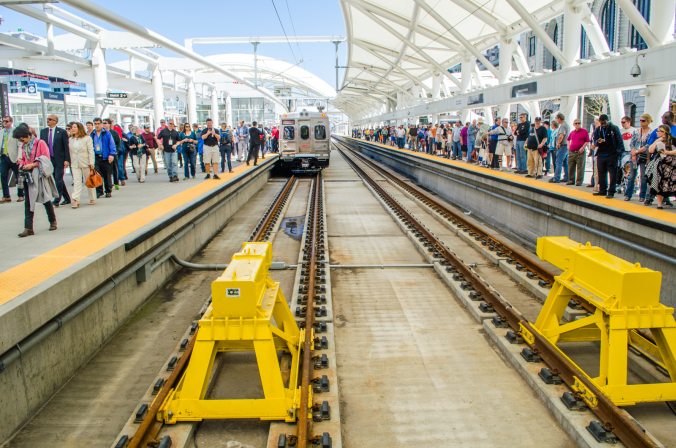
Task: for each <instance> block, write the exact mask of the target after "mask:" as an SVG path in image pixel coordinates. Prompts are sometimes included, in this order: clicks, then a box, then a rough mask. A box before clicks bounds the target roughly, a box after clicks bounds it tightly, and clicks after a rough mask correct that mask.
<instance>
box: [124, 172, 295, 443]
mask: <svg viewBox="0 0 676 448" xmlns="http://www.w3.org/2000/svg"><path fill="white" fill-rule="evenodd" d="M296 182H297V178H296V177H295V176H291V177H290V178H289V179H288V180H287V181H286V182H285V184H284V186H283V187H282V189H281V190H280V191H279V193H278V194H277V195H276V196H275V199H274V200H273V202H272V203H271V204H270V206H269V207H268V209H267V211H266V212H265V213H264V215H263V217H262V218H261V219H260V221H259V222H258V224H257V225H256V227H255V228H254V230H253V232H252V234H251V237H250V241H254V242H260V241H268V240H269V239H270V236H271V233H272V231H273V229H274V227H275V225H276V223H277V222H278V221H279V219H280V217H281V214H282V211H283V209H284V206H285V204H286V203H287V201H288V200H289V197H290V196H291V192H292V191H293V187H294V186H295V184H296ZM209 302H210V300H209ZM207 304H208V302H207ZM196 330H197V328H196V326H195V325H193V327H192V328H191V329H190V330H189V333H190V335H191V336H190V337H189V338H188V339H187V340H184V341H183V342H182V343H181V348H180V350H181V355H180V356H178V357H175V358H172V359H171V360H170V363H173V368H172V370H171V373H170V375H169V376H168V377H167V378H166V379H159V380H158V383H156V385H159V387H157V386H156V387H155V390H154V392H153V395H154V399H153V401H152V403H150V405H149V406H148V405H146V406H145V407H144V405H142V406H141V408H140V410H139V412H137V417H138V416H139V415H142V417H141V418H137V419H136V422H137V423H138V426H137V428H136V431H135V432H134V434H133V435H131V437H130V436H129V435H125V434H123V435H121V436H120V438H119V439H118V441H117V443H116V444H115V445H114V446H115V447H116V448H124V447H128V448H145V447H168V446H171V443H172V442H171V438H170V436H168V435H164V436H163V435H162V429H163V427H164V424H163V422H161V421H159V420H158V419H157V418H156V416H157V413H158V411H159V409H160V406H161V405H162V403H163V402H164V400H165V399H166V398H167V396H168V394H169V393H170V391H171V390H172V389H173V388H175V387H176V385H177V384H178V382H179V380H180V379H181V377H182V375H183V373H184V371H185V368H186V367H187V365H188V361H189V360H190V356H191V354H192V350H193V347H194V344H195V340H196V337H197V331H196ZM141 411H142V414H139V413H140V412H141Z"/></svg>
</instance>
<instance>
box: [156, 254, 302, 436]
mask: <svg viewBox="0 0 676 448" xmlns="http://www.w3.org/2000/svg"><path fill="white" fill-rule="evenodd" d="M271 262H272V245H271V244H270V243H267V242H263V243H244V244H243V245H242V250H241V251H240V252H238V253H236V254H235V255H234V256H233V258H232V262H231V263H230V264H229V265H228V268H227V269H226V270H225V271H224V272H223V274H222V275H221V276H220V277H219V278H218V279H217V280H215V281H214V282H213V283H212V285H211V291H212V302H211V305H210V306H209V308H208V309H207V311H206V312H205V313H204V315H203V316H202V318H201V319H200V321H199V329H198V331H197V335H196V338H197V339H196V341H195V346H194V348H193V352H192V355H191V357H190V360H189V362H188V366H187V367H186V371H185V372H184V374H183V376H182V377H181V379H180V381H179V383H178V385H177V386H176V388H175V389H174V390H172V391H171V392H170V394H169V395H168V396H167V398H166V399H165V401H164V403H163V404H162V406H161V408H160V411H159V413H158V420H164V422H165V423H170V424H173V423H177V422H185V421H200V420H204V419H237V418H258V419H261V420H285V421H288V422H292V421H295V419H296V410H297V409H298V407H299V405H300V388H299V386H298V379H299V376H298V370H299V363H300V352H301V346H302V343H303V340H304V335H305V333H304V332H305V330H304V329H299V328H298V326H297V324H296V321H295V320H294V318H293V315H292V314H291V310H290V309H289V306H288V305H287V303H286V299H285V298H284V295H283V294H282V291H281V290H280V288H279V283H278V282H275V281H273V280H272V279H271V278H269V277H268V270H269V267H270V264H271ZM241 351H253V352H254V353H255V355H256V361H257V363H258V372H259V375H260V380H261V385H262V387H263V395H264V397H263V398H252V399H207V398H206V393H207V388H208V385H209V381H210V379H211V375H212V369H213V365H214V360H215V358H216V354H217V353H218V352H241ZM279 352H286V353H289V354H290V355H291V367H290V374H289V381H288V386H285V384H284V381H283V377H282V371H281V368H280V364H279V355H278V353H279ZM310 402H312V401H310Z"/></svg>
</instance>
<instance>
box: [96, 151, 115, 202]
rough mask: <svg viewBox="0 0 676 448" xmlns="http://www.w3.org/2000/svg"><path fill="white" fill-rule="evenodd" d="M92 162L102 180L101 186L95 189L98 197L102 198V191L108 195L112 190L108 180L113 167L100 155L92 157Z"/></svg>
mask: <svg viewBox="0 0 676 448" xmlns="http://www.w3.org/2000/svg"><path fill="white" fill-rule="evenodd" d="M94 162H95V168H96V171H98V173H99V174H100V175H101V177H102V178H103V185H101V186H100V187H98V188H97V189H96V191H97V193H98V195H99V196H102V195H103V192H104V189H105V192H106V193H110V191H111V190H112V189H113V185H112V182H111V180H110V176H111V175H112V173H113V166H112V164H110V163H109V162H108V159H104V158H103V157H102V156H100V155H95V156H94Z"/></svg>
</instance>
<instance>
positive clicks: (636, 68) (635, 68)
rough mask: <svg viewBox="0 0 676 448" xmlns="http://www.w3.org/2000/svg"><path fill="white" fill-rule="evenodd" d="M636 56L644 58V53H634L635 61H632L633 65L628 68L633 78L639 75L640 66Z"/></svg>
mask: <svg viewBox="0 0 676 448" xmlns="http://www.w3.org/2000/svg"><path fill="white" fill-rule="evenodd" d="M638 58H645V54H639V55H636V61H634V65H632V66H631V69H630V70H629V74H630V75H631V76H632V77H633V78H638V77H639V76H641V67H640V66H639V65H638Z"/></svg>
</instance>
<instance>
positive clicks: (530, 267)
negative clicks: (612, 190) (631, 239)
mask: <svg viewBox="0 0 676 448" xmlns="http://www.w3.org/2000/svg"><path fill="white" fill-rule="evenodd" d="M338 142H339V143H340V145H342V146H343V147H345V148H346V149H348V150H349V151H351V153H352V154H354V155H356V156H357V157H358V158H359V159H360V160H361V161H363V162H364V163H366V164H367V165H368V166H369V167H370V168H371V169H373V170H375V171H377V172H378V173H380V174H381V175H382V176H384V177H386V178H387V179H388V180H390V181H392V182H393V183H395V184H396V185H398V186H399V187H400V188H402V189H403V190H405V191H406V192H408V193H409V194H411V195H412V196H413V197H415V198H416V199H418V200H419V201H421V202H422V203H424V204H425V205H427V206H429V207H430V208H432V209H433V210H434V211H435V212H437V213H438V214H439V215H441V216H443V217H444V218H446V219H447V220H448V221H449V222H450V223H451V224H453V225H455V226H457V227H458V228H459V229H461V230H464V231H466V232H467V233H468V234H469V235H470V236H473V237H475V238H477V239H479V240H481V244H482V245H484V246H488V248H489V249H490V250H491V251H493V252H496V254H497V255H498V256H499V257H504V258H505V259H507V260H508V261H509V262H515V263H517V266H518V265H520V266H521V268H522V269H523V270H524V271H525V272H526V274H527V275H528V274H532V275H534V276H536V277H538V278H539V279H540V282H541V286H546V285H550V286H551V285H553V284H554V277H555V276H556V275H557V273H556V272H555V271H554V270H553V269H552V268H551V267H550V266H548V265H547V264H545V263H543V262H542V261H540V260H538V259H537V258H536V257H535V256H533V254H531V253H530V251H528V250H527V249H525V248H524V247H521V246H519V245H517V244H515V243H513V242H512V241H509V240H507V239H500V238H497V237H495V236H493V234H494V232H493V231H492V230H491V229H489V228H488V227H487V226H485V225H483V224H481V223H479V222H477V221H475V220H473V219H469V218H468V217H466V216H465V215H463V214H462V213H461V212H459V211H457V210H454V209H453V208H451V207H448V206H447V205H446V204H444V203H443V202H441V201H439V200H437V199H436V198H435V197H434V196H432V195H431V194H429V193H427V192H425V191H424V190H423V189H422V188H420V187H418V186H414V185H412V184H410V183H409V182H406V181H404V180H402V179H401V178H399V177H398V176H396V175H395V174H393V173H392V172H390V171H389V170H388V169H385V168H383V167H381V166H379V165H378V164H376V163H375V162H374V161H373V160H371V159H369V158H368V157H366V156H365V155H363V154H361V153H360V152H358V151H355V150H354V148H352V147H350V145H349V144H347V143H345V142H342V141H338ZM529 276H530V275H529ZM573 300H574V301H575V302H576V303H577V304H578V305H579V306H580V307H582V308H584V310H585V311H586V312H588V313H592V314H593V313H594V312H595V311H596V308H595V307H594V306H593V305H591V304H590V303H587V302H585V301H581V300H575V299H573ZM634 332H635V333H638V334H640V336H641V337H643V338H644V339H646V340H648V341H649V342H650V343H652V344H655V340H654V339H653V337H652V335H651V334H650V333H649V332H647V331H641V330H634ZM630 345H631V346H632V348H634V349H635V350H636V351H637V353H638V354H639V355H640V356H642V357H643V358H644V359H646V360H647V361H648V362H650V363H652V364H653V365H655V366H657V368H658V369H659V368H662V369H663V365H661V364H660V363H659V362H658V361H657V360H656V359H654V358H653V357H652V356H651V355H650V354H649V353H646V352H645V351H643V350H642V349H641V348H640V347H637V346H635V345H634V344H632V343H631V342H630Z"/></svg>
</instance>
